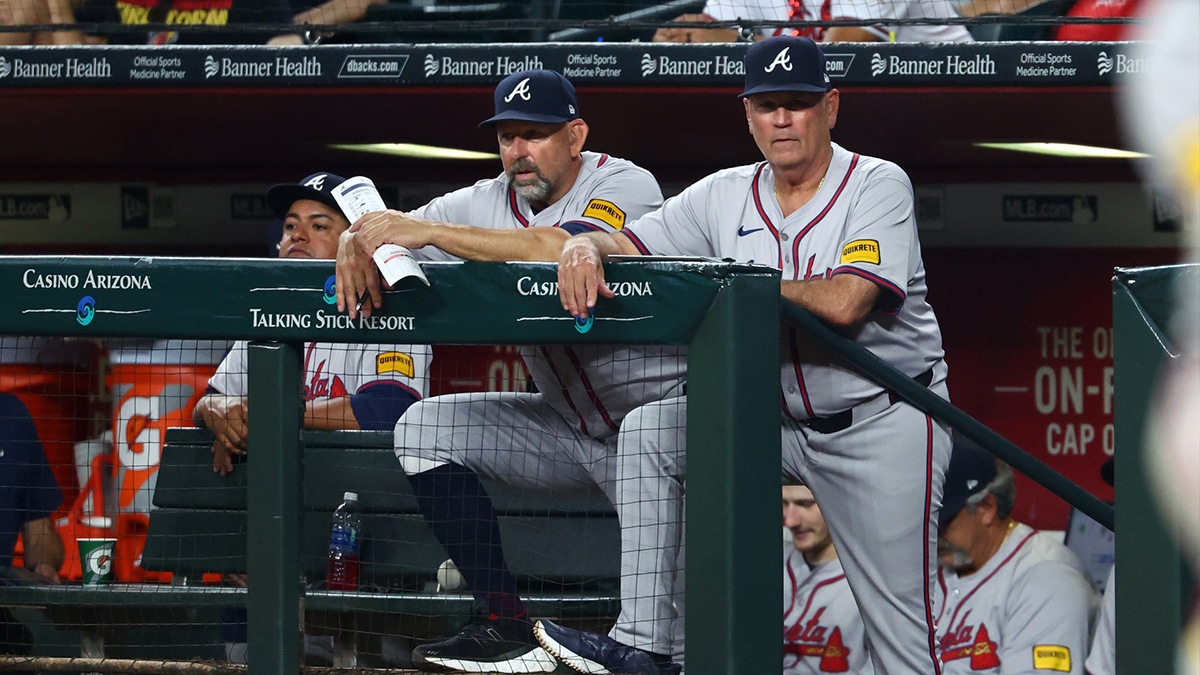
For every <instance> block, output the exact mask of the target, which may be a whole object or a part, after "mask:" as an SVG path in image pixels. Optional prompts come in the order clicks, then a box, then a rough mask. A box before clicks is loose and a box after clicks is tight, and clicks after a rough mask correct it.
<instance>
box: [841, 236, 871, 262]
mask: <svg viewBox="0 0 1200 675" xmlns="http://www.w3.org/2000/svg"><path fill="white" fill-rule="evenodd" d="M847 263H871V264H872V265H878V264H879V242H878V241H876V240H874V239H855V240H854V241H852V242H850V243H849V244H846V245H845V246H843V247H842V264H843V265H845V264H847Z"/></svg>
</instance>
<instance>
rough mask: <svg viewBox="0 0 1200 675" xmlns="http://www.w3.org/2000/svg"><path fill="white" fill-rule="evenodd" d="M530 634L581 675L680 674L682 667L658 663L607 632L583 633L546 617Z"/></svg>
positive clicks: (653, 658)
mask: <svg viewBox="0 0 1200 675" xmlns="http://www.w3.org/2000/svg"><path fill="white" fill-rule="evenodd" d="M533 633H534V635H535V636H536V637H537V641H538V642H540V643H541V644H542V646H543V647H545V648H546V651H547V652H550V654H551V655H552V656H553V657H554V658H556V659H558V660H559V661H562V663H563V665H565V666H567V667H568V668H570V669H571V670H573V671H575V672H577V673H582V674H583V675H617V674H618V673H619V674H621V675H679V673H680V671H681V670H682V667H681V666H680V665H679V664H677V663H669V662H668V663H659V662H658V660H657V659H656V658H655V656H654V655H653V654H651V653H650V652H648V651H644V650H641V649H638V648H636V647H630V646H629V645H625V644H621V643H620V642H617V641H616V640H614V639H612V638H610V637H608V636H607V635H597V634H595V633H585V632H584V631H581V630H575V629H574V628H567V627H566V626H560V625H558V624H556V623H554V622H553V621H548V620H546V619H542V620H541V621H538V622H537V625H536V626H534V629H533ZM663 658H665V657H663Z"/></svg>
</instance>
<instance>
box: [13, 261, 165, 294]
mask: <svg viewBox="0 0 1200 675" xmlns="http://www.w3.org/2000/svg"><path fill="white" fill-rule="evenodd" d="M82 281H83V288H98V289H118V290H139V291H141V290H153V288H152V287H151V286H150V275H148V274H96V273H95V272H94V271H92V270H88V271H87V274H86V275H84V277H83V280H82ZM21 283H23V284H24V285H25V288H47V289H51V288H72V289H74V288H79V287H80V278H79V275H78V274H38V272H37V270H35V269H33V268H32V267H31V268H29V269H27V270H25V273H24V274H22V275H21Z"/></svg>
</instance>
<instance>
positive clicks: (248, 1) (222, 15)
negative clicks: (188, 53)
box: [76, 0, 303, 45]
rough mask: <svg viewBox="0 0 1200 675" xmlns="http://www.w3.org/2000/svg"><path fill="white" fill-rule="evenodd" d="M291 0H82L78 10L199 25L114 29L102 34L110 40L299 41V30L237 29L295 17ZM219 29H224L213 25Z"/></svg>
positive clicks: (130, 21)
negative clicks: (296, 32) (280, 32)
mask: <svg viewBox="0 0 1200 675" xmlns="http://www.w3.org/2000/svg"><path fill="white" fill-rule="evenodd" d="M291 16H292V12H291V7H290V5H288V0H83V5H82V6H81V7H80V8H79V9H78V10H77V11H76V18H77V19H78V20H79V21H80V22H86V23H98V24H116V25H122V26H143V25H148V24H166V25H167V26H180V27H185V26H186V27H192V26H194V27H197V28H199V29H200V30H196V31H188V30H186V29H185V30H183V31H176V30H158V31H147V32H144V33H143V32H137V31H135V32H111V33H108V34H105V35H104V36H103V37H102V38H101V40H102V41H104V42H107V43H109V44H131V45H132V44H151V45H165V44H174V43H177V42H181V43H192V44H261V43H264V42H266V43H267V44H300V43H302V42H303V39H302V38H300V37H299V36H297V35H291V34H288V35H286V36H274V37H273V36H272V35H271V34H270V33H262V32H247V31H239V30H237V26H238V25H239V24H249V23H260V24H288V23H291ZM213 29H220V30H213Z"/></svg>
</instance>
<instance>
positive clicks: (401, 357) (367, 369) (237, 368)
mask: <svg viewBox="0 0 1200 675" xmlns="http://www.w3.org/2000/svg"><path fill="white" fill-rule="evenodd" d="M246 344H247V343H246V342H245V341H239V342H235V343H234V344H233V347H232V348H230V350H229V354H227V355H226V356H225V358H224V359H223V360H222V361H221V365H220V366H218V367H217V372H216V373H214V374H213V376H212V377H211V378H209V381H208V386H209V388H210V389H211V390H214V391H217V392H219V393H222V394H228V395H230V396H245V395H246V392H247V390H248V384H247V376H248V373H247V367H246ZM431 359H432V354H431V353H430V349H429V346H428V345H397V344H370V345H368V344H332V343H328V342H306V343H305V344H304V400H305V401H312V400H314V399H322V398H338V397H341V396H357V397H359V400H361V401H363V403H364V404H363V405H356V404H354V403H352V404H351V405H352V406H353V408H354V412H355V416H356V417H357V418H358V423H359V426H360V427H361V428H363V429H390V428H392V427H393V426H394V425H395V423H396V418H397V417H399V415H400V414H401V413H402V412H403V409H404V406H405V405H406V404H407V403H409V402H411V401H412V400H419V399H422V398H424V397H426V396H428V395H429V362H430V360H431ZM376 394H378V395H379V397H380V398H385V399H388V400H387V401H381V402H380V403H379V405H372V404H370V403H369V402H368V401H370V399H371V398H372V397H375V396H376ZM400 400H403V403H398V402H399V401H400Z"/></svg>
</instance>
